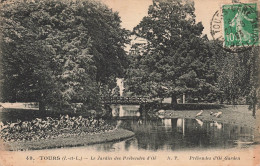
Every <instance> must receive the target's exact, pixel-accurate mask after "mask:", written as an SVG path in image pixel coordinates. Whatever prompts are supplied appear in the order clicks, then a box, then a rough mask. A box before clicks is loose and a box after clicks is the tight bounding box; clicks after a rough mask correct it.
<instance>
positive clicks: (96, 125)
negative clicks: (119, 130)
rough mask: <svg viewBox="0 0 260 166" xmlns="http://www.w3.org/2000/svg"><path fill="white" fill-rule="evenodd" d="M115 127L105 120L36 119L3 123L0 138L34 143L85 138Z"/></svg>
mask: <svg viewBox="0 0 260 166" xmlns="http://www.w3.org/2000/svg"><path fill="white" fill-rule="evenodd" d="M114 128H115V126H111V125H109V124H107V123H106V122H105V121H104V120H103V119H94V118H93V117H90V118H83V117H82V116H79V117H69V116H68V115H66V116H60V118H57V119H52V118H51V117H46V118H45V119H41V118H36V119H34V120H32V121H24V122H22V121H18V122H16V123H7V124H6V125H4V124H3V123H1V131H0V137H1V139H2V140H4V142H14V141H31V140H32V141H33V140H41V139H50V138H59V137H63V138H65V137H71V136H76V135H80V136H84V135H87V134H96V133H103V132H107V131H110V130H113V129H114Z"/></svg>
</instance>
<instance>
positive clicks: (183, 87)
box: [128, 0, 217, 104]
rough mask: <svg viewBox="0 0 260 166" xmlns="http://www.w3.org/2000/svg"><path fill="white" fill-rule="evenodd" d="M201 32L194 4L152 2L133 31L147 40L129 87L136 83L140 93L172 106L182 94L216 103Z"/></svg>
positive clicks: (210, 67) (208, 61)
mask: <svg viewBox="0 0 260 166" xmlns="http://www.w3.org/2000/svg"><path fill="white" fill-rule="evenodd" d="M202 30H203V26H202V24H201V23H196V21H195V14H194V4H193V3H191V2H181V1H176V0H165V1H160V0H154V1H153V4H152V5H151V6H150V7H149V10H148V16H146V17H144V18H143V20H142V21H141V22H140V23H139V24H138V25H137V26H136V27H135V28H134V31H133V33H134V34H135V35H137V36H138V37H141V38H144V39H146V41H147V44H146V45H145V48H146V49H145V51H144V52H143V51H142V55H141V56H140V57H137V58H136V59H135V58H134V59H135V60H134V61H136V62H138V65H137V68H136V69H135V70H130V71H128V73H129V74H128V77H129V78H130V79H128V81H129V83H128V84H129V85H133V84H134V83H132V82H133V81H132V80H137V82H138V83H139V84H140V85H139V89H140V88H141V91H144V92H148V93H149V91H150V92H151V93H152V94H153V95H154V96H159V97H162V96H164V97H167V96H170V97H172V103H173V104H174V103H176V97H177V96H178V95H180V94H183V93H185V94H187V95H189V96H192V97H199V98H201V99H205V98H212V100H213V99H216V97H217V96H216V95H215V94H216V93H214V92H216V91H217V87H216V86H215V82H216V75H215V73H214V65H212V62H211V57H212V56H213V54H211V53H210V52H209V49H208V47H209V46H208V45H207V43H208V42H209V41H208V39H207V37H206V36H204V37H202ZM137 52H138V51H137ZM132 68H134V67H132ZM133 78H134V79H133ZM131 79H132V80H131ZM130 88H131V87H130ZM132 89H134V88H132ZM139 92H140V91H139Z"/></svg>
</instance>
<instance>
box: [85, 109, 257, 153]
mask: <svg viewBox="0 0 260 166" xmlns="http://www.w3.org/2000/svg"><path fill="white" fill-rule="evenodd" d="M112 110H114V112H119V113H115V114H113V116H114V118H116V119H114V120H116V121H117V127H118V128H124V129H128V130H131V131H133V132H134V133H135V134H136V135H135V137H134V138H131V139H128V140H125V141H121V142H118V143H105V144H99V145H92V146H91V147H86V148H94V149H95V147H97V149H99V150H101V149H102V151H129V150H151V151H158V150H170V151H173V150H181V149H194V148H198V149H208V148H231V147H235V146H237V147H242V146H241V144H243V143H248V142H252V141H253V131H252V129H250V128H247V127H241V126H236V125H231V124H223V123H219V122H216V121H203V120H200V119H183V118H173V119H164V118H157V119H148V118H141V117H139V116H140V115H139V114H138V107H135V106H122V107H121V106H117V105H114V106H113V107H112ZM120 112H121V113H120ZM108 145H109V146H108Z"/></svg>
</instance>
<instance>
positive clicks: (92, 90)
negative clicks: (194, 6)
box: [1, 0, 128, 109]
mask: <svg viewBox="0 0 260 166" xmlns="http://www.w3.org/2000/svg"><path fill="white" fill-rule="evenodd" d="M2 5H3V7H2V9H1V31H2V41H1V51H2V65H3V67H2V69H3V75H2V79H3V86H2V96H3V100H4V101H39V102H40V103H42V104H43V105H46V106H47V105H48V106H49V107H55V108H58V109H62V108H65V107H66V108H67V107H68V106H71V104H72V103H75V102H83V103H84V104H86V105H87V106H88V107H91V108H94V107H97V106H98V104H99V102H98V101H99V97H98V96H99V95H98V94H99V86H98V85H99V84H101V83H102V84H106V83H107V80H108V78H109V77H111V76H114V77H116V76H119V75H121V74H122V71H123V69H124V67H125V66H126V61H125V59H126V54H125V52H124V44H125V43H127V41H128V31H126V30H125V29H123V28H121V27H120V22H121V21H120V17H119V16H118V13H115V12H113V11H112V10H111V9H109V8H108V7H106V6H105V5H103V4H101V3H98V2H94V1H88V0H84V1H58V0H47V1H45V0H36V1H29V0H26V1H16V2H15V3H3V4H2Z"/></svg>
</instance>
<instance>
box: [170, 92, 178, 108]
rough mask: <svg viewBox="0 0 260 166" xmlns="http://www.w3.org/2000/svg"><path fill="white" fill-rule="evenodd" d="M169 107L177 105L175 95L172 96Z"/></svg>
mask: <svg viewBox="0 0 260 166" xmlns="http://www.w3.org/2000/svg"><path fill="white" fill-rule="evenodd" d="M171 105H172V106H174V105H177V97H176V95H175V94H172V101H171Z"/></svg>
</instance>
